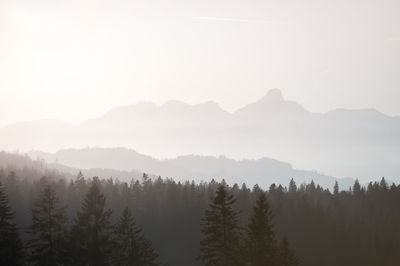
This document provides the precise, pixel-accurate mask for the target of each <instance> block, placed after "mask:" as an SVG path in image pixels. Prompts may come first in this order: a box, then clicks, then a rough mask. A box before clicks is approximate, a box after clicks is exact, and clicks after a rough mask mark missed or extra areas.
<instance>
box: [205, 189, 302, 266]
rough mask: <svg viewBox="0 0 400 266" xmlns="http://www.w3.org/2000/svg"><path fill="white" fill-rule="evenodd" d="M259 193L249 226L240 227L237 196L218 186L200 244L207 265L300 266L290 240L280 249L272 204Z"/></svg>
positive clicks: (284, 239) (207, 212)
mask: <svg viewBox="0 0 400 266" xmlns="http://www.w3.org/2000/svg"><path fill="white" fill-rule="evenodd" d="M258 193H259V196H258V198H257V200H256V203H255V204H254V206H253V212H252V214H251V216H250V218H249V223H248V225H247V226H246V228H240V227H239V225H238V222H237V220H238V219H237V213H235V212H234V211H233V209H232V204H233V203H234V202H235V199H234V197H233V195H231V194H230V193H229V192H228V191H227V189H226V188H225V186H224V185H220V186H219V187H218V189H217V191H216V193H215V196H214V198H213V199H212V203H211V204H210V205H209V208H208V210H206V211H205V218H204V220H203V223H202V232H203V235H204V239H203V240H202V241H201V242H200V244H201V251H202V255H201V256H200V259H201V260H202V261H203V262H204V263H205V265H219V266H230V265H249V266H297V265H298V264H297V260H296V257H295V255H294V253H293V252H292V250H290V249H289V243H288V241H287V239H286V238H283V240H282V244H281V245H280V246H279V247H278V245H277V241H276V239H275V233H274V230H273V224H272V211H271V209H270V205H269V204H268V202H267V198H266V196H265V194H264V192H262V191H259V192H258ZM242 229H243V230H242ZM241 231H244V233H245V235H244V236H243V234H242V232H241Z"/></svg>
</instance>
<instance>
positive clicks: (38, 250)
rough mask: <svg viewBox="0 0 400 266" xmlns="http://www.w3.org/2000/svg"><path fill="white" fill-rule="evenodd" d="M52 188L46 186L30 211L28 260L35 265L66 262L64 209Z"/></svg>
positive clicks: (65, 220)
mask: <svg viewBox="0 0 400 266" xmlns="http://www.w3.org/2000/svg"><path fill="white" fill-rule="evenodd" d="M58 202H59V199H58V197H57V196H56V192H55V190H54V188H53V187H51V186H50V185H47V186H46V187H45V188H44V190H43V191H42V193H41V197H40V198H39V199H38V201H37V202H36V204H35V206H34V208H32V209H31V213H32V225H31V226H30V227H29V228H28V232H29V233H30V234H31V236H32V238H31V239H30V240H29V241H28V248H29V259H30V260H31V261H32V262H33V263H34V264H35V265H62V264H64V263H65V261H66V250H65V249H66V246H65V236H66V222H67V218H66V216H65V212H64V209H65V208H60V207H58Z"/></svg>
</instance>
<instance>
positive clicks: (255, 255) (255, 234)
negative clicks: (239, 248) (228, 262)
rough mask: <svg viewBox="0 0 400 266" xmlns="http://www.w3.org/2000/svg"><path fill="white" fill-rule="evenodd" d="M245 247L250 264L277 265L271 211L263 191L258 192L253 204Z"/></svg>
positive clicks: (254, 265)
mask: <svg viewBox="0 0 400 266" xmlns="http://www.w3.org/2000/svg"><path fill="white" fill-rule="evenodd" d="M246 248H247V258H248V261H249V264H250V265H252V266H263V265H271V266H274V265H278V263H277V258H278V254H277V253H278V252H277V251H278V250H277V247H276V240H275V233H274V230H273V225H272V211H271V208H270V206H269V204H268V202H267V198H266V197H265V194H264V193H260V195H259V197H258V199H257V201H256V203H255V205H254V206H253V213H252V214H251V216H250V219H249V224H248V225H247V236H246Z"/></svg>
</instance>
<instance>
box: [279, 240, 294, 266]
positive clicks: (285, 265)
mask: <svg viewBox="0 0 400 266" xmlns="http://www.w3.org/2000/svg"><path fill="white" fill-rule="evenodd" d="M278 262H279V264H278V265H279V266H298V265H299V263H298V260H297V258H296V256H295V254H294V252H293V251H292V250H291V249H290V247H289V242H288V240H287V238H286V237H283V239H282V241H281V244H280V246H279V257H278Z"/></svg>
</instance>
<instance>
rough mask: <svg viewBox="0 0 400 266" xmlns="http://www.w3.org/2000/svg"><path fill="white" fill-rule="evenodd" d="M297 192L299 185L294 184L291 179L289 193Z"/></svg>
mask: <svg viewBox="0 0 400 266" xmlns="http://www.w3.org/2000/svg"><path fill="white" fill-rule="evenodd" d="M295 192H297V185H296V182H294V180H293V178H292V179H290V182H289V193H295Z"/></svg>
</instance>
